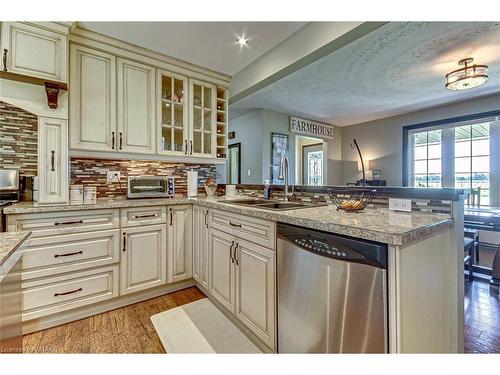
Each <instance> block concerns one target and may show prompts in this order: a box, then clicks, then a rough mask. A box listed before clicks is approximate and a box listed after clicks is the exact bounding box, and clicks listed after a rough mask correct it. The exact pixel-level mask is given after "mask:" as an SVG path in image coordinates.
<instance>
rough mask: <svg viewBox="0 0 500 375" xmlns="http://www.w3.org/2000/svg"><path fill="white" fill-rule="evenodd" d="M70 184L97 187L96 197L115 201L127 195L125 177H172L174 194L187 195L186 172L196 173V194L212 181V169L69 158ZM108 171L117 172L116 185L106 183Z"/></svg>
mask: <svg viewBox="0 0 500 375" xmlns="http://www.w3.org/2000/svg"><path fill="white" fill-rule="evenodd" d="M70 169H71V184H82V185H92V186H96V187H97V197H98V198H107V197H118V196H123V195H126V194H127V177H128V176H174V177H175V193H176V194H183V195H185V194H186V193H187V178H186V177H187V176H186V172H187V171H189V170H196V171H198V187H199V190H200V192H201V191H202V189H203V183H204V182H205V181H206V179H207V178H208V177H210V176H212V177H215V175H216V169H215V166H214V165H208V164H188V163H172V162H166V161H147V160H107V159H93V158H92V159H87V158H76V157H73V158H71V165H70ZM108 171H119V172H120V183H118V182H113V183H108V182H107V181H106V175H107V172H108Z"/></svg>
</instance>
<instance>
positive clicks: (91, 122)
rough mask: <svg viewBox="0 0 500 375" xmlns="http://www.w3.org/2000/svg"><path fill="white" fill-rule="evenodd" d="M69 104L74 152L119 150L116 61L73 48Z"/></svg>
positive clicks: (80, 48)
mask: <svg viewBox="0 0 500 375" xmlns="http://www.w3.org/2000/svg"><path fill="white" fill-rule="evenodd" d="M69 100H70V111H69V124H70V134H69V135H70V145H69V146H70V149H76V150H89V151H114V150H116V149H117V136H118V134H116V57H115V56H113V55H111V54H109V53H105V52H102V51H98V50H95V49H92V48H88V47H83V46H79V45H76V44H71V46H70V90H69Z"/></svg>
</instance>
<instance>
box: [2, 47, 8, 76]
mask: <svg viewBox="0 0 500 375" xmlns="http://www.w3.org/2000/svg"><path fill="white" fill-rule="evenodd" d="M7 52H9V50H8V49H6V48H5V49H4V50H3V71H4V72H6V71H7Z"/></svg>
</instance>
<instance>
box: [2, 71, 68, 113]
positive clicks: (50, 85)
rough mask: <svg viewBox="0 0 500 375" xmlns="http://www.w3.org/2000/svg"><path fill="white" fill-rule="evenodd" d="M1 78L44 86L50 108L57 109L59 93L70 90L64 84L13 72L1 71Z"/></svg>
mask: <svg viewBox="0 0 500 375" xmlns="http://www.w3.org/2000/svg"><path fill="white" fill-rule="evenodd" d="M0 78H3V79H8V80H10V81H17V82H24V83H31V84H33V85H39V86H43V87H44V88H45V93H46V94H47V104H48V106H49V108H52V109H56V108H57V99H58V97H59V91H60V90H64V91H67V90H68V85H67V84H66V83H63V82H57V81H51V80H48V79H43V78H37V77H30V76H25V75H23V74H17V73H12V72H5V71H0Z"/></svg>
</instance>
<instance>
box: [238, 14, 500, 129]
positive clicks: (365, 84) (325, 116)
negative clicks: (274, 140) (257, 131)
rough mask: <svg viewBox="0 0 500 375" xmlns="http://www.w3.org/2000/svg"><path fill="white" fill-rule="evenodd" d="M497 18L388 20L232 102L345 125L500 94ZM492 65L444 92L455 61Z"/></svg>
mask: <svg viewBox="0 0 500 375" xmlns="http://www.w3.org/2000/svg"><path fill="white" fill-rule="evenodd" d="M499 51H500V23H486V22H408V23H407V22H404V23H403V22H392V23H390V24H388V25H385V26H383V27H381V28H379V29H377V30H375V31H373V32H372V33H370V34H368V35H366V36H364V37H362V38H360V39H358V40H356V41H354V42H353V43H351V44H349V45H347V46H345V47H343V48H341V49H339V50H337V51H335V52H333V53H332V54H330V55H328V56H325V57H323V58H321V59H319V60H317V61H315V62H314V63H312V64H310V65H308V66H306V67H303V68H301V69H300V70H298V71H296V72H295V73H292V74H290V75H288V76H286V77H284V78H282V79H281V80H279V81H277V82H274V83H272V84H270V85H269V86H267V87H264V88H263V89H261V90H259V91H257V92H255V93H253V94H251V95H250V96H247V97H245V98H243V99H241V100H239V101H237V102H236V103H234V104H232V105H231V112H230V113H232V114H237V113H240V112H242V111H243V110H244V109H247V108H267V109H272V110H276V111H279V112H284V113H289V114H293V115H298V116H303V117H306V118H310V119H314V120H319V121H325V122H328V123H331V124H335V125H340V126H345V125H351V124H355V123H360V122H364V121H370V120H375V119H380V118H385V117H390V116H395V115H398V114H402V113H408V112H414V111H417V110H421V109H424V108H429V107H434V106H440V105H444V104H448V103H452V102H458V101H463V100H467V99H470V98H474V97H479V96H485V95H490V94H493V93H498V92H500V53H499ZM465 57H473V58H474V59H475V62H476V63H477V64H487V65H489V81H488V82H487V83H486V84H485V85H483V86H480V87H478V88H475V89H470V90H464V91H458V92H457V91H449V90H447V89H446V88H445V87H444V75H445V74H446V73H447V72H449V71H451V70H454V69H457V68H458V65H457V62H458V60H460V59H462V58H465Z"/></svg>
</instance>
